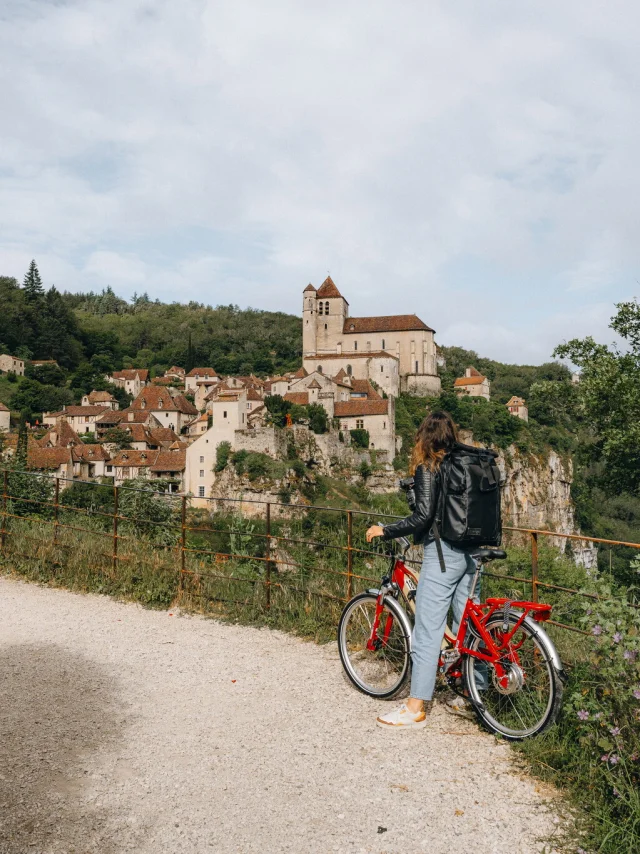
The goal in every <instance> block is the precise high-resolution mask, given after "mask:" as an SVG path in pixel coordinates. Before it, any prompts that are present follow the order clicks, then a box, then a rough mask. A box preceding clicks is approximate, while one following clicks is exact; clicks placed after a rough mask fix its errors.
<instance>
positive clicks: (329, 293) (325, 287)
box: [318, 276, 347, 302]
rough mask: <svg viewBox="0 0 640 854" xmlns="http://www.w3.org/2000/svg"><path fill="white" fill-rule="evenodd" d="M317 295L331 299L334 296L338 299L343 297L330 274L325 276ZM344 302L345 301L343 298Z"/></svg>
mask: <svg viewBox="0 0 640 854" xmlns="http://www.w3.org/2000/svg"><path fill="white" fill-rule="evenodd" d="M318 297H320V299H331V298H335V297H338V298H339V299H344V297H343V296H342V294H341V293H340V291H339V290H338V289H337V288H336V286H335V284H334V282H333V279H332V278H331V276H327V278H326V279H325V280H324V282H323V283H322V284H321V285H320V287H319V288H318ZM345 302H347V301H346V300H345Z"/></svg>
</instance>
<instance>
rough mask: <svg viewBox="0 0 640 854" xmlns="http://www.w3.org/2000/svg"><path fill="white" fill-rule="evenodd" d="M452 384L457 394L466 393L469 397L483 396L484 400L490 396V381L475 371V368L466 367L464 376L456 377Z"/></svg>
mask: <svg viewBox="0 0 640 854" xmlns="http://www.w3.org/2000/svg"><path fill="white" fill-rule="evenodd" d="M453 385H454V389H455V391H456V392H457V394H461V395H462V394H468V395H469V396H470V397H484V399H485V400H489V399H490V398H491V383H490V382H489V380H488V379H487V377H485V376H483V375H482V374H481V373H480V372H479V371H476V369H475V368H472V367H469V368H467V369H466V371H465V372H464V376H463V377H458V379H457V380H456V381H455V382H454V384H453Z"/></svg>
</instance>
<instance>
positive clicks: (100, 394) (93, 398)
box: [87, 389, 115, 406]
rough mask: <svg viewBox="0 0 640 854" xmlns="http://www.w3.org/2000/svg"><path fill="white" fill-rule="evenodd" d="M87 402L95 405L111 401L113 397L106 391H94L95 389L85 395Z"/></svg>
mask: <svg viewBox="0 0 640 854" xmlns="http://www.w3.org/2000/svg"><path fill="white" fill-rule="evenodd" d="M87 397H88V399H89V403H90V404H91V405H92V406H95V405H96V404H97V403H112V402H113V401H114V400H115V398H114V397H113V395H112V394H110V393H109V392H108V391H96V390H95V389H94V390H93V391H92V392H91V393H90V394H89V395H87Z"/></svg>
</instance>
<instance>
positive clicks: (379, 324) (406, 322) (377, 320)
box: [342, 314, 434, 335]
mask: <svg viewBox="0 0 640 854" xmlns="http://www.w3.org/2000/svg"><path fill="white" fill-rule="evenodd" d="M415 329H424V330H426V331H427V332H433V331H434V330H433V329H431V327H430V326H427V324H426V323H423V322H422V320H420V318H419V317H418V316H417V315H416V314H392V315H389V316H386V317H347V318H346V320H345V322H344V326H343V328H342V332H343V334H344V335H349V334H350V333H351V334H356V333H358V332H409V331H411V330H415Z"/></svg>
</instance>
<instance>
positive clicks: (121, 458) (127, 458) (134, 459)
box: [111, 450, 159, 468]
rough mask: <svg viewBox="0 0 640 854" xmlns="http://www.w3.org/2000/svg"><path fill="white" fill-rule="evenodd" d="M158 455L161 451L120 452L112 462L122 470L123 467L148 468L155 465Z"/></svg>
mask: <svg viewBox="0 0 640 854" xmlns="http://www.w3.org/2000/svg"><path fill="white" fill-rule="evenodd" d="M158 453H159V451H132V450H124V451H118V453H117V454H116V455H115V457H114V458H113V459H112V460H111V462H112V464H113V465H114V466H118V467H120V468H122V467H123V466H130V467H132V468H147V467H149V466H151V465H152V464H153V462H154V461H155V459H156V457H157V456H158Z"/></svg>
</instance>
